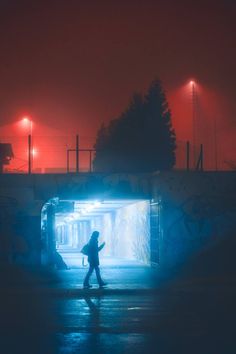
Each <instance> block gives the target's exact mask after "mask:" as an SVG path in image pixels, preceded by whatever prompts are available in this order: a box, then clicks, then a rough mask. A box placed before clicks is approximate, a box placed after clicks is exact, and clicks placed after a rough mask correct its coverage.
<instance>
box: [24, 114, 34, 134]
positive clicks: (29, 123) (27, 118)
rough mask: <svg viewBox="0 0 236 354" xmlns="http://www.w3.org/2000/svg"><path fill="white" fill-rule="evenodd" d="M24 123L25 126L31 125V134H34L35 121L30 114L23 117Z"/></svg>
mask: <svg viewBox="0 0 236 354" xmlns="http://www.w3.org/2000/svg"><path fill="white" fill-rule="evenodd" d="M22 123H23V125H24V126H25V127H29V134H30V135H32V132H33V121H32V119H31V118H30V117H29V116H24V117H22Z"/></svg>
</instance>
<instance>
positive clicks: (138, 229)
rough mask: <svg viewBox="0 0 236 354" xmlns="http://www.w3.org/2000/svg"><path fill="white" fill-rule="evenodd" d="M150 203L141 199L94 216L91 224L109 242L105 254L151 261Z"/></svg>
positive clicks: (102, 238) (145, 261) (144, 261)
mask: <svg viewBox="0 0 236 354" xmlns="http://www.w3.org/2000/svg"><path fill="white" fill-rule="evenodd" d="M149 219H150V218H149V202H148V201H140V202H136V203H135V204H130V205H128V206H125V207H123V208H120V209H117V210H116V211H113V212H111V213H106V214H104V215H103V216H102V217H97V218H93V219H92V221H91V227H92V229H93V230H99V231H100V233H101V235H100V238H101V241H103V240H104V241H105V242H106V247H105V248H104V251H103V253H102V254H103V255H104V256H111V257H118V258H125V259H134V260H138V261H140V262H143V263H149V261H150V220H149Z"/></svg>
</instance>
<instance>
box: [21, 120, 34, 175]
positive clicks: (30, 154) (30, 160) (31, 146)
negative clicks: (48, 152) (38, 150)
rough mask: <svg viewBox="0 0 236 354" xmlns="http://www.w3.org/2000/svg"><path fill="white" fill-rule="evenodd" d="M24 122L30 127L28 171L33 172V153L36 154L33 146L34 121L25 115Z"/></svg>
mask: <svg viewBox="0 0 236 354" xmlns="http://www.w3.org/2000/svg"><path fill="white" fill-rule="evenodd" d="M22 122H23V123H24V125H26V126H27V127H29V135H28V173H29V174H31V172H32V167H33V157H34V156H33V155H34V148H33V141H32V140H33V139H32V135H33V121H32V119H31V118H30V117H28V116H25V117H23V118H22Z"/></svg>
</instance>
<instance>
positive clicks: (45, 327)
mask: <svg viewBox="0 0 236 354" xmlns="http://www.w3.org/2000/svg"><path fill="white" fill-rule="evenodd" d="M84 271H85V270H84V269H79V268H78V269H72V270H67V271H66V270H64V271H58V272H48V271H36V270H34V271H32V270H31V271H28V270H23V269H19V268H13V267H11V268H9V267H2V268H1V283H2V287H1V303H0V353H1V354H16V353H22V354H54V353H59V354H75V353H82V354H89V353H91V354H96V353H99V354H100V353H101V354H106V353H109V354H110V353H111V354H118V353H134V354H141V353H145V354H146V353H147V354H148V353H159V354H162V353H168V354H169V353H170V354H182V353H189V354H190V353H197V354H218V353H219V354H221V353H222V354H228V353H232V354H235V353H236V316H235V315H236V304H235V301H236V281H235V279H234V277H233V276H232V275H230V276H227V275H218V276H217V275H214V276H213V275H211V276H208V277H197V276H192V277H190V276H188V277H184V276H182V275H180V274H171V273H169V274H162V273H161V272H160V270H158V269H151V268H148V267H136V266H129V267H125V265H123V266H122V267H120V268H119V267H113V268H112V267H109V268H108V267H107V268H105V269H103V275H104V278H105V279H106V280H107V281H108V282H109V287H108V288H107V289H104V290H99V289H97V288H95V287H94V288H93V289H92V290H86V291H85V290H83V289H82V288H81V283H82V279H83V276H84Z"/></svg>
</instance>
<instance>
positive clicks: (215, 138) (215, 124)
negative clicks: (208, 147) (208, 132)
mask: <svg viewBox="0 0 236 354" xmlns="http://www.w3.org/2000/svg"><path fill="white" fill-rule="evenodd" d="M214 155H215V170H216V171H218V146H217V121H216V118H215V119H214Z"/></svg>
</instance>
